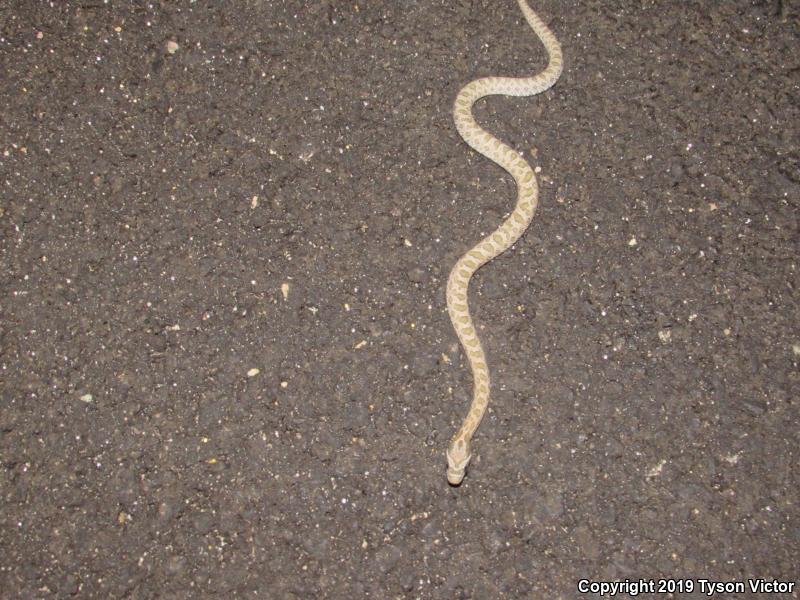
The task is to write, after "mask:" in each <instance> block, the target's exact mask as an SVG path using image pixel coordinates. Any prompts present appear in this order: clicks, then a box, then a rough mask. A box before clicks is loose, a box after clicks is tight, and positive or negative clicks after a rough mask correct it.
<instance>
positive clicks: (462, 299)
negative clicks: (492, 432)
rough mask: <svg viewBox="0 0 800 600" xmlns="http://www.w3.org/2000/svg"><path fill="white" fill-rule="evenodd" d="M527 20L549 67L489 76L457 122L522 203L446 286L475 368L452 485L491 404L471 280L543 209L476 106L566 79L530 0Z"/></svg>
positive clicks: (529, 176)
mask: <svg viewBox="0 0 800 600" xmlns="http://www.w3.org/2000/svg"><path fill="white" fill-rule="evenodd" d="M517 2H518V3H519V7H520V9H522V13H523V15H525V20H526V21H527V22H528V25H530V26H531V29H533V31H534V32H535V33H536V35H537V36H539V39H540V40H541V41H542V43H543V44H544V47H545V49H546V50H547V54H548V57H549V62H548V65H547V68H546V69H545V70H544V71H542V72H541V73H539V74H538V75H535V76H533V77H524V78H516V77H484V78H481V79H476V80H475V81H472V82H470V83H468V84H467V85H465V86H464V87H463V88H461V91H460V92H459V93H458V96H457V97H456V101H455V107H454V109H453V119H454V120H455V123H456V128H457V129H458V133H459V134H460V135H461V137H462V138H464V141H465V142H466V143H467V144H469V145H470V146H471V147H472V148H473V149H474V150H476V151H477V152H479V153H480V154H483V155H484V156H485V157H486V158H488V159H489V160H491V161H493V162H496V163H497V164H498V165H500V166H501V167H503V168H504V169H505V170H506V171H508V172H509V173H510V174H511V176H512V177H513V178H514V181H515V182H516V184H517V204H516V207H515V208H514V211H513V212H512V213H511V214H510V215H509V217H508V218H507V219H506V220H505V221H504V222H503V223H502V224H501V225H500V226H499V227H498V228H497V229H496V230H495V231H494V232H493V233H492V234H490V235H489V236H487V237H486V238H484V239H483V240H482V241H481V242H479V243H478V244H477V245H476V246H474V247H473V248H472V249H471V250H469V251H468V252H467V253H466V254H464V256H462V257H461V258H460V259H459V260H458V262H457V263H456V265H455V266H454V267H453V270H452V271H451V272H450V277H449V278H448V281H447V310H448V313H449V314H450V320H451V321H452V323H453V328H454V329H455V330H456V333H457V335H458V339H459V341H460V342H461V345H462V346H463V347H464V351H465V353H466V356H467V360H468V361H469V364H470V367H471V369H472V379H473V398H472V405H471V406H470V409H469V413H467V416H466V417H465V419H464V422H463V423H462V425H461V427H460V428H459V430H458V431H457V432H456V434H455V436H453V439H452V440H451V441H450V444H449V446H448V448H447V481H449V482H450V484H452V485H459V484H460V483H461V481H462V480H463V479H464V473H465V471H466V468H467V465H468V464H469V461H470V459H471V458H472V449H471V440H472V436H473V434H474V433H475V430H476V429H478V425H480V422H481V420H482V419H483V415H484V413H485V412H486V408H487V406H488V405H489V366H488V364H487V363H486V355H485V354H484V352H483V348H482V347H481V342H480V340H479V339H478V335H477V333H476V331H475V325H474V324H473V322H472V318H471V317H470V314H469V306H468V304H467V290H468V286H469V280H470V278H471V277H472V275H473V274H474V273H475V271H477V270H478V269H479V268H480V267H481V266H483V265H484V264H486V263H487V262H489V261H490V260H492V259H493V258H494V257H496V256H497V255H499V254H501V253H502V252H504V251H505V250H507V249H508V248H510V247H511V245H512V244H514V242H516V241H517V240H518V239H519V237H520V236H521V235H522V234H523V233H524V232H525V230H526V229H527V227H528V224H529V223H530V222H531V219H532V218H533V214H534V212H535V211H536V205H537V204H538V198H539V189H538V186H537V184H536V177H535V176H534V173H533V170H532V169H531V167H530V165H528V163H527V161H526V160H525V159H524V158H523V157H522V156H521V155H520V154H519V153H518V152H516V151H515V150H513V149H512V148H510V147H509V146H507V145H506V144H504V143H503V142H501V141H500V140H498V139H497V138H496V137H494V136H492V135H491V134H490V133H488V132H487V131H484V130H483V129H481V128H480V126H479V125H478V123H477V122H476V121H475V119H474V117H473V116H472V106H473V105H474V104H475V103H476V102H477V101H478V100H479V99H481V98H483V97H484V96H492V95H504V96H533V95H535V94H539V93H541V92H543V91H545V90H546V89H548V88H550V87H551V86H552V85H553V84H554V83H555V82H556V80H557V79H558V77H559V76H560V75H561V70H562V55H561V46H560V45H559V43H558V40H557V39H556V37H555V35H553V32H551V31H550V29H549V28H548V27H547V25H545V24H544V22H543V21H542V20H541V19H540V18H539V16H538V15H537V14H536V13H535V12H533V10H532V9H531V8H530V6H528V4H527V3H526V2H525V0H517Z"/></svg>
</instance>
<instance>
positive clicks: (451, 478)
mask: <svg viewBox="0 0 800 600" xmlns="http://www.w3.org/2000/svg"><path fill="white" fill-rule="evenodd" d="M471 458H472V450H471V449H470V445H469V441H467V440H465V439H463V438H462V439H458V440H453V441H452V442H450V445H449V446H448V447H447V481H448V483H449V484H450V485H461V480H462V479H464V472H465V471H466V469H467V465H468V464H469V459H471Z"/></svg>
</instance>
